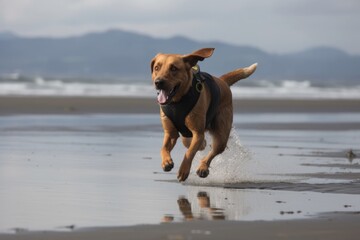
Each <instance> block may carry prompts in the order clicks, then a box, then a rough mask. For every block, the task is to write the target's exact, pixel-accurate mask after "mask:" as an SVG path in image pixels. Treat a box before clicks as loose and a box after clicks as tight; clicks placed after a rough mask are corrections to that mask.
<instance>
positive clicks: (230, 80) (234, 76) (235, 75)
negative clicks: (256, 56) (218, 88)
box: [220, 63, 257, 86]
mask: <svg viewBox="0 0 360 240" xmlns="http://www.w3.org/2000/svg"><path fill="white" fill-rule="evenodd" d="M256 67H257V63H254V64H253V65H251V66H249V67H246V68H239V69H236V70H234V71H232V72H229V73H226V74H224V75H222V76H221V77H220V79H221V80H223V81H224V82H226V83H227V84H228V85H229V86H231V85H233V84H234V83H236V82H237V81H239V80H241V79H244V78H247V77H248V76H250V75H251V74H253V72H255V70H256Z"/></svg>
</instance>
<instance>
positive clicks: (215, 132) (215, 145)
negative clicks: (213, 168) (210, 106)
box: [196, 111, 232, 178]
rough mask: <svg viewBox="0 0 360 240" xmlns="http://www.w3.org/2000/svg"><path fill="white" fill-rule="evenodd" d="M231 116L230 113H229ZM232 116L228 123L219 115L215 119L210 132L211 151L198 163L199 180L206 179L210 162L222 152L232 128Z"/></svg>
mask: <svg viewBox="0 0 360 240" xmlns="http://www.w3.org/2000/svg"><path fill="white" fill-rule="evenodd" d="M231 114H232V111H231ZM231 116H232V115H230V121H225V122H224V120H225V119H226V118H224V115H222V116H221V115H220V116H218V117H217V119H215V120H214V121H215V122H214V124H213V128H212V129H211V130H210V134H211V135H212V149H211V151H210V152H209V153H208V155H207V156H206V157H204V158H203V159H202V160H201V161H200V165H199V167H198V169H197V171H196V173H197V175H198V176H199V177H201V178H206V177H207V176H208V175H209V167H210V163H211V161H212V160H213V159H214V157H216V156H217V155H219V154H221V153H222V152H224V150H225V148H226V145H227V142H228V139H229V136H230V131H231V126H232V118H231Z"/></svg>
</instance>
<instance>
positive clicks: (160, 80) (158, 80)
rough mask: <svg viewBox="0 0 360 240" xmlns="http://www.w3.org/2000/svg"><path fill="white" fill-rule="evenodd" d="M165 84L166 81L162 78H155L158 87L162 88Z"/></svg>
mask: <svg viewBox="0 0 360 240" xmlns="http://www.w3.org/2000/svg"><path fill="white" fill-rule="evenodd" d="M164 85H165V81H164V80H162V79H156V80H155V86H156V88H157V89H162V88H163V87H164Z"/></svg>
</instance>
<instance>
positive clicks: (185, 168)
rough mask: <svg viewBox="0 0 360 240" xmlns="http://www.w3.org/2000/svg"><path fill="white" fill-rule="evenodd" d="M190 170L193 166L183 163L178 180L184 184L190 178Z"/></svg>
mask: <svg viewBox="0 0 360 240" xmlns="http://www.w3.org/2000/svg"><path fill="white" fill-rule="evenodd" d="M190 168H191V164H188V163H184V162H182V163H181V166H180V169H179V172H178V176H177V179H178V180H179V182H184V181H185V180H186V179H187V178H188V176H189V174H190Z"/></svg>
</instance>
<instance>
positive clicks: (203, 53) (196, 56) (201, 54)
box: [183, 48, 215, 67]
mask: <svg viewBox="0 0 360 240" xmlns="http://www.w3.org/2000/svg"><path fill="white" fill-rule="evenodd" d="M214 50H215V48H202V49H199V50H197V51H195V52H192V53H190V54H187V55H184V56H183V60H184V62H186V63H189V64H190V67H193V66H195V65H196V64H197V62H198V61H202V60H204V59H205V58H208V57H211V55H212V54H213V52H214Z"/></svg>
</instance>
